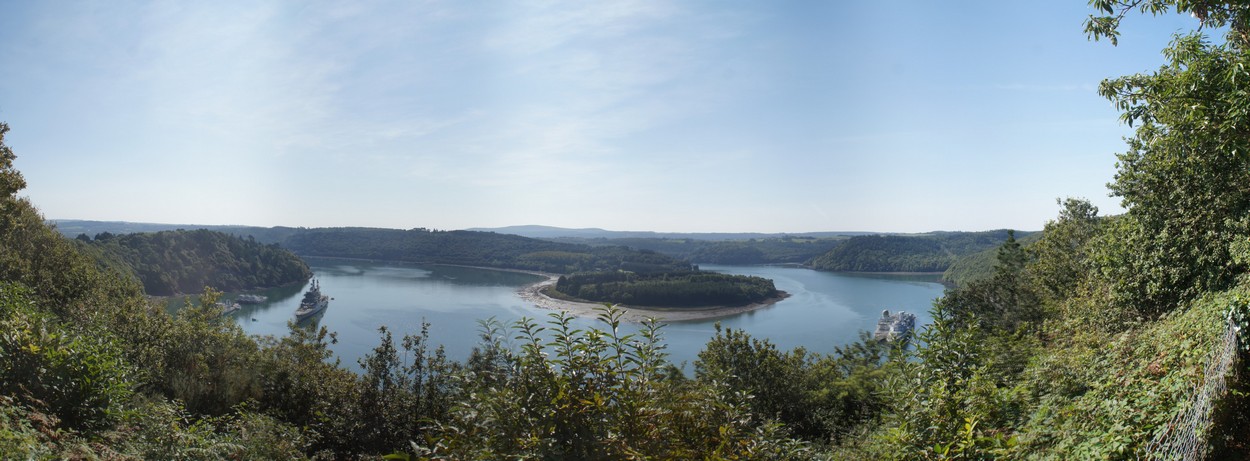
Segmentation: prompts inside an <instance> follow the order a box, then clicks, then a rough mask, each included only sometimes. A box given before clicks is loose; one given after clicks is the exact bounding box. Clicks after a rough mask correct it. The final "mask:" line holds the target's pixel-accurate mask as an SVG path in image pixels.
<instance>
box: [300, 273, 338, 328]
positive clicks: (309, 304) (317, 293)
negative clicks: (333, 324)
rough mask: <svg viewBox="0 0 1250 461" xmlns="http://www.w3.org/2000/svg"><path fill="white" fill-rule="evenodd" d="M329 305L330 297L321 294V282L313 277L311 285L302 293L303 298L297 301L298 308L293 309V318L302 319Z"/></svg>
mask: <svg viewBox="0 0 1250 461" xmlns="http://www.w3.org/2000/svg"><path fill="white" fill-rule="evenodd" d="M329 305H330V297H329V296H326V295H323V294H321V283H320V282H318V281H317V279H313V281H312V286H311V287H309V288H308V291H307V292H305V293H304V299H302V300H300V302H299V309H296V310H295V319H296V320H304V319H306V318H309V317H312V316H314V315H316V314H317V313H318V312H321V311H324V310H325V309H326V307H328V306H329Z"/></svg>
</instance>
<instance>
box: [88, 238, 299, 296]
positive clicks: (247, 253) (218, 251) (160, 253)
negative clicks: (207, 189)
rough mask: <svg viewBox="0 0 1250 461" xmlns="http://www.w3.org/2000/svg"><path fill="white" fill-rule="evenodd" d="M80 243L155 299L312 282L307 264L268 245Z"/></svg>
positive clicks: (230, 241) (238, 241) (234, 241)
mask: <svg viewBox="0 0 1250 461" xmlns="http://www.w3.org/2000/svg"><path fill="white" fill-rule="evenodd" d="M76 241H78V242H79V243H80V244H81V245H83V246H84V248H83V250H84V251H86V252H88V253H90V254H93V255H95V256H96V259H97V260H99V261H100V262H101V263H103V264H107V265H111V266H113V267H115V268H117V269H119V270H121V271H127V272H130V273H132V274H134V276H135V277H136V278H137V279H138V280H139V282H140V283H141V284H142V285H143V290H144V291H145V292H147V293H148V294H150V295H157V296H171V295H177V294H188V293H199V292H201V291H203V289H204V287H206V286H210V287H213V288H215V289H218V290H223V291H239V290H247V289H253V288H268V287H275V286H281V285H286V284H291V283H299V282H303V281H305V280H308V278H309V277H311V276H312V271H311V270H310V269H309V268H308V265H307V264H305V263H304V261H303V260H301V259H299V257H297V256H295V255H294V254H292V253H291V252H289V251H287V250H285V249H282V248H280V247H278V245H276V244H270V245H263V244H260V243H258V242H256V241H255V239H251V238H248V239H243V238H240V237H235V236H231V235H227V234H223V233H221V232H214V231H208V230H202V229H201V230H192V231H187V230H176V231H162V232H155V233H135V234H125V235H113V234H110V233H107V232H104V233H100V234H96V236H95V238H94V239H93V238H91V237H89V236H87V235H86V234H80V235H79V236H78V237H77V238H76Z"/></svg>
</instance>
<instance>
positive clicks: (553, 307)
mask: <svg viewBox="0 0 1250 461" xmlns="http://www.w3.org/2000/svg"><path fill="white" fill-rule="evenodd" d="M310 257H313V258H323V259H342V260H349V261H368V262H381V263H396V262H397V263H401V264H425V265H436V266H449V267H466V268H471V269H484V270H493V271H501V272H513V273H521V274H529V275H534V276H538V277H544V278H545V280H540V281H538V282H534V283H531V284H528V285H525V286H523V287H520V288H518V289H517V290H516V294H517V295H518V296H520V297H521V300H523V301H525V302H526V303H528V304H530V305H532V306H534V307H537V308H539V309H546V310H550V311H562V312H564V313H566V314H569V315H572V316H574V317H585V318H596V317H598V316H599V314H600V312H601V309H603V307H604V305H603V304H602V303H594V302H580V301H566V300H563V299H556V298H552V297H550V296H547V295H546V294H544V293H543V292H542V289H543V288H546V287H548V286H552V285H555V283H556V281H557V280H559V278H560V275H561V274H553V273H547V272H539V271H534V270H526V269H510V268H503V267H486V266H471V265H465V264H448V263H431V262H415V261H392V260H379V259H366V258H344V257H338V256H310ZM789 297H790V293H787V292H785V291H781V290H778V291H777V297H775V298H772V299H769V300H767V301H763V302H758V303H752V304H747V305H745V306H710V307H639V306H629V305H624V304H617V305H616V307H617V308H618V309H620V310H621V311H622V312H623V313H624V315H622V316H621V320H624V321H626V322H632V323H642V322H644V321H646V320H647V319H655V320H657V321H660V322H685V321H695V320H708V319H717V318H725V317H732V316H735V315H738V314H743V313H746V312H752V311H757V310H761V309H766V308H769V307H773V305H775V304H777V303H778V302H780V301H782V300H784V299H786V298H789Z"/></svg>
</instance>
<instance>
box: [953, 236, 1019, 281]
mask: <svg viewBox="0 0 1250 461" xmlns="http://www.w3.org/2000/svg"><path fill="white" fill-rule="evenodd" d="M1042 235H1043V233H1042V232H1034V233H1031V234H1028V235H1026V236H1024V237H1022V238H1019V239H1016V241H1017V242H1019V243H1020V245H1022V246H1024V247H1025V248H1029V247H1031V246H1032V245H1033V243H1034V242H1036V241H1038V240H1039V239H1041V238H1042ZM997 264H998V248H997V247H995V248H989V249H986V250H982V251H978V252H976V253H972V254H968V255H964V256H961V257H959V259H956V260H955V262H953V263H951V265H950V267H947V268H946V270H945V271H943V272H942V282H943V283H946V284H950V285H957V286H963V285H967V284H969V283H972V282H974V281H976V280H984V279H988V278H990V277H993V276H994V266H995V265H997Z"/></svg>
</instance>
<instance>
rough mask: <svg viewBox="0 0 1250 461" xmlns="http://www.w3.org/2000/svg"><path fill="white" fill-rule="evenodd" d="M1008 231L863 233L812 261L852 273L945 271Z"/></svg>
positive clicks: (814, 265) (1000, 239) (823, 267)
mask: <svg viewBox="0 0 1250 461" xmlns="http://www.w3.org/2000/svg"><path fill="white" fill-rule="evenodd" d="M1007 232H1008V231H1006V230H999V231H987V232H935V233H931V234H923V235H859V236H855V237H851V238H850V239H848V240H846V241H845V242H844V243H842V244H841V245H838V246H837V247H835V248H833V249H832V250H830V251H829V252H827V253H825V254H822V255H820V256H818V257H816V258H814V259H812V260H811V262H810V265H811V266H812V268H814V269H818V270H827V271H849V272H942V271H945V270H946V269H947V268H948V267H950V266H951V264H952V263H954V262H955V261H956V260H957V259H959V257H960V256H964V255H969V254H973V253H977V252H980V251H984V250H988V249H993V248H994V247H996V246H998V245H1000V244H1002V243H1003V242H1004V241H1005V240H1007Z"/></svg>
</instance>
